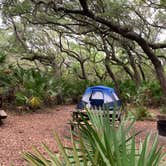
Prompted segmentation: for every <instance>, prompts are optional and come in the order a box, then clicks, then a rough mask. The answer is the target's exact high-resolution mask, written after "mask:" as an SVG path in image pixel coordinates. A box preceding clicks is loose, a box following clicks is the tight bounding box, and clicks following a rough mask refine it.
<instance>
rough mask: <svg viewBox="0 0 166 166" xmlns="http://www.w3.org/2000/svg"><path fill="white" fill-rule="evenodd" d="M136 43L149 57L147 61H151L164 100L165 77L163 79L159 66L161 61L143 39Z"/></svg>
mask: <svg viewBox="0 0 166 166" xmlns="http://www.w3.org/2000/svg"><path fill="white" fill-rule="evenodd" d="M137 42H138V44H139V45H140V46H141V48H142V49H143V51H144V52H145V53H146V55H147V56H148V57H149V59H150V60H151V62H152V64H153V66H154V68H155V71H156V75H157V78H158V80H159V82H160V86H161V89H162V90H163V93H164V96H165V98H166V77H165V73H164V69H163V66H162V64H161V61H160V60H159V59H158V57H157V56H156V55H155V54H154V52H153V51H152V50H151V48H150V47H149V45H148V43H147V42H146V41H145V40H144V39H142V41H140V40H138V41H137Z"/></svg>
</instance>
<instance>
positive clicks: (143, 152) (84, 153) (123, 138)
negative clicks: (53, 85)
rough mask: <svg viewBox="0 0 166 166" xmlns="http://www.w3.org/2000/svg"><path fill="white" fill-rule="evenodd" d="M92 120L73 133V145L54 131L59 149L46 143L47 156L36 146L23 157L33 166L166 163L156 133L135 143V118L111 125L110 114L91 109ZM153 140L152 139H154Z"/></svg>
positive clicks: (150, 165) (153, 164)
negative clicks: (68, 144)
mask: <svg viewBox="0 0 166 166" xmlns="http://www.w3.org/2000/svg"><path fill="white" fill-rule="evenodd" d="M89 118H90V121H91V123H92V125H90V124H89V123H88V122H87V121H86V120H84V123H85V125H80V127H79V129H78V132H77V133H71V144H72V146H71V147H64V146H63V144H62V142H61V140H60V138H59V137H58V135H57V134H56V133H55V140H56V142H57V144H58V147H59V153H58V154H56V153H54V152H52V151H51V150H50V149H49V147H47V146H46V145H45V144H43V146H44V150H45V151H46V152H47V155H46V156H47V157H46V156H44V155H43V154H42V153H41V152H40V151H39V150H37V148H35V152H34V153H25V154H24V158H25V159H26V161H27V163H28V164H29V165H33V166H53V165H55V166H62V165H68V166H75V165H76V166H79V165H80V166H88V165H95V166H143V165H144V166H159V165H160V166H162V165H163V166H164V163H162V162H163V161H162V159H163V157H164V154H163V153H162V150H161V148H158V137H157V135H156V136H155V137H153V140H151V139H152V138H151V134H148V135H147V136H146V138H145V140H144V141H143V142H140V143H136V140H135V138H136V136H137V135H138V134H139V133H134V132H133V130H132V127H133V124H134V121H129V119H124V120H122V122H121V123H120V125H119V126H118V127H116V125H115V121H113V122H112V125H111V126H110V120H109V116H107V113H106V115H105V116H104V117H103V116H101V115H99V114H98V115H97V114H94V113H89ZM151 141H152V142H151Z"/></svg>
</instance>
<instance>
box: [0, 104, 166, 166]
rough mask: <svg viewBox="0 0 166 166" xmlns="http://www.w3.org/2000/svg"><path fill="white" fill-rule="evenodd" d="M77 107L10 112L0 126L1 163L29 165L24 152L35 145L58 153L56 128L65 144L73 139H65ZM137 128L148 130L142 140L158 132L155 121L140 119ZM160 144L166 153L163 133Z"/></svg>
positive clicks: (68, 106)
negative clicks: (22, 112)
mask: <svg viewBox="0 0 166 166" xmlns="http://www.w3.org/2000/svg"><path fill="white" fill-rule="evenodd" d="M74 109H75V106H73V105H64V106H56V107H53V108H50V109H45V110H42V111H39V112H36V113H32V114H30V113H28V114H22V115H18V114H15V113H12V112H11V111H10V112H9V111H8V118H7V119H5V120H4V124H3V125H2V126H0V166H9V165H10V164H13V165H15V166H25V165H26V163H25V161H24V160H23V159H22V153H23V152H27V151H31V152H32V146H33V145H34V146H36V147H37V148H38V149H39V150H41V149H42V146H41V143H42V142H44V143H46V144H47V145H48V146H49V147H50V148H51V149H52V150H53V151H54V152H58V148H57V145H56V143H55V140H54V136H53V131H55V130H56V131H57V133H58V134H59V136H60V138H61V140H62V141H63V143H64V145H68V144H69V142H68V141H67V140H66V139H65V138H64V136H66V135H67V134H68V133H69V128H70V126H69V124H68V122H69V120H70V118H71V113H72V111H73V110H74ZM135 128H136V130H140V129H141V130H142V129H143V130H144V132H142V133H141V135H140V137H139V139H144V138H145V135H146V134H147V133H148V132H152V134H154V133H156V132H157V129H156V122H155V121H138V122H136V124H135ZM159 144H160V145H162V146H163V148H164V151H165V152H166V137H162V136H159Z"/></svg>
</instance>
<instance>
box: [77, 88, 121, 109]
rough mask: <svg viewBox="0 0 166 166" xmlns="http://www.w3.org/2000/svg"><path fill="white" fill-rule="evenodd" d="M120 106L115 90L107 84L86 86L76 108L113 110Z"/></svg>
mask: <svg viewBox="0 0 166 166" xmlns="http://www.w3.org/2000/svg"><path fill="white" fill-rule="evenodd" d="M115 106H116V107H117V108H120V106H121V101H120V99H119V98H118V96H117V94H116V92H115V90H114V89H113V88H110V87H107V86H101V85H100V86H93V87H88V88H87V89H86V91H85V93H84V94H83V96H82V99H81V101H80V103H79V104H78V106H77V108H78V109H84V108H85V107H87V108H99V107H100V108H105V109H110V110H113V109H114V108H115Z"/></svg>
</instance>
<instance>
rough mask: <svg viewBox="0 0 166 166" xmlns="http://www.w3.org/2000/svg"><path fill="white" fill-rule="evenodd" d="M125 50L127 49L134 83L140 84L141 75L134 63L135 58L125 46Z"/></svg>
mask: <svg viewBox="0 0 166 166" xmlns="http://www.w3.org/2000/svg"><path fill="white" fill-rule="evenodd" d="M126 50H127V53H128V55H129V60H130V64H131V67H132V68H133V71H134V80H135V82H136V85H137V86H140V84H141V77H140V74H139V71H138V69H137V65H136V63H135V59H134V57H133V54H132V53H131V52H130V50H128V48H126Z"/></svg>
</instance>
